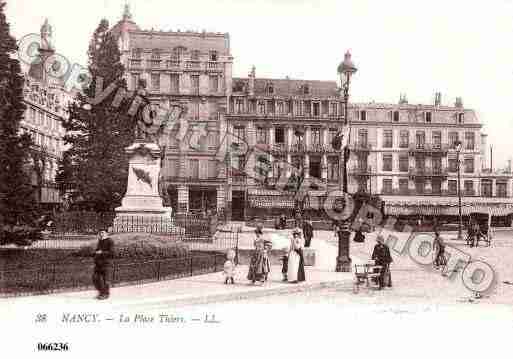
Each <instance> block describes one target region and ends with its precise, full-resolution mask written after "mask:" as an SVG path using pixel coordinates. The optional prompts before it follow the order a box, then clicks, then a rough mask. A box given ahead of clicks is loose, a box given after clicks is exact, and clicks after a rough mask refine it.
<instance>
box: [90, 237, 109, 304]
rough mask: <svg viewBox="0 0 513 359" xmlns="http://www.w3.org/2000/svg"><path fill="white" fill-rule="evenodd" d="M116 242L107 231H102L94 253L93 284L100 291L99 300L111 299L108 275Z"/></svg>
mask: <svg viewBox="0 0 513 359" xmlns="http://www.w3.org/2000/svg"><path fill="white" fill-rule="evenodd" d="M113 250H114V242H113V241H112V239H111V238H110V237H109V234H108V233H107V231H101V232H100V235H99V239H98V245H97V247H96V251H95V253H94V274H93V283H94V286H95V287H96V290H98V293H99V294H98V296H97V297H96V298H97V299H107V298H108V297H109V283H108V274H109V269H110V266H111V259H112V257H113Z"/></svg>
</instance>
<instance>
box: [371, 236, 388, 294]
mask: <svg viewBox="0 0 513 359" xmlns="http://www.w3.org/2000/svg"><path fill="white" fill-rule="evenodd" d="M376 241H377V242H378V243H377V244H376V245H375V246H374V250H373V251H372V259H373V260H375V261H376V265H378V266H381V271H380V275H379V278H378V284H379V289H382V288H383V287H384V286H385V276H388V280H387V286H388V287H391V286H392V277H391V275H390V263H392V256H391V255H390V249H389V248H388V246H387V245H386V244H385V239H384V238H383V236H382V235H378V237H377V238H376Z"/></svg>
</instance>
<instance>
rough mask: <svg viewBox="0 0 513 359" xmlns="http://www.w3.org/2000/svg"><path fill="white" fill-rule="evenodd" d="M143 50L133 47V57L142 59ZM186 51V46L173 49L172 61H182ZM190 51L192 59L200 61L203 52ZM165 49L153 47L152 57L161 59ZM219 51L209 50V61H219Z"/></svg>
mask: <svg viewBox="0 0 513 359" xmlns="http://www.w3.org/2000/svg"><path fill="white" fill-rule="evenodd" d="M142 53H143V50H142V49H141V48H135V49H132V58H133V59H141V58H142ZM185 53H186V49H185V48H184V47H176V48H174V49H173V50H172V51H171V56H170V59H171V60H172V61H180V60H182V59H183V57H184V55H185ZM189 53H190V59H191V60H192V61H199V59H200V56H201V54H202V52H201V51H199V50H191V51H189ZM162 54H163V51H162V50H161V49H153V50H152V51H151V59H152V60H161V59H162V57H163V56H162ZM218 57H219V56H218V52H217V51H216V50H210V51H209V52H208V59H209V61H217V60H218Z"/></svg>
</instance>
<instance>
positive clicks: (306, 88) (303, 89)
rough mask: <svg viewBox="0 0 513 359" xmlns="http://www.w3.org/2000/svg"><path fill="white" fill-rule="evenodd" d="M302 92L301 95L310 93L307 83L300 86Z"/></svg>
mask: <svg viewBox="0 0 513 359" xmlns="http://www.w3.org/2000/svg"><path fill="white" fill-rule="evenodd" d="M302 93H303V95H309V94H310V86H308V85H303V87H302Z"/></svg>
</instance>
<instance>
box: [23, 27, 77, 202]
mask: <svg viewBox="0 0 513 359" xmlns="http://www.w3.org/2000/svg"><path fill="white" fill-rule="evenodd" d="M41 40H42V41H41V46H40V48H39V57H38V59H37V60H35V61H34V62H33V63H31V64H22V65H23V66H22V71H23V75H24V77H25V87H24V91H23V97H24V102H25V105H26V107H27V108H26V112H25V116H24V118H23V120H22V121H21V123H20V131H22V132H26V133H29V134H30V135H31V136H32V140H33V142H34V148H33V150H32V156H31V160H32V164H31V169H30V171H31V181H32V185H33V186H34V187H35V189H36V193H37V200H38V201H39V202H40V204H41V205H42V206H43V207H46V208H47V209H51V208H55V207H56V206H58V205H59V204H60V203H61V197H60V195H59V191H58V189H57V185H56V184H55V176H56V173H57V168H58V160H59V159H60V158H61V157H62V152H63V151H64V143H63V136H64V128H63V127H62V120H63V119H64V118H66V117H67V116H68V111H67V108H68V104H69V102H70V101H72V98H73V95H72V94H71V93H70V92H68V91H66V89H65V87H64V83H63V82H62V80H60V79H57V78H52V77H50V76H48V73H47V71H46V70H45V67H44V63H45V60H46V59H47V58H49V57H50V56H51V55H53V54H54V53H55V49H54V47H53V44H52V27H51V26H50V24H49V23H48V20H46V21H45V23H44V24H43V26H42V27H41Z"/></svg>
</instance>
